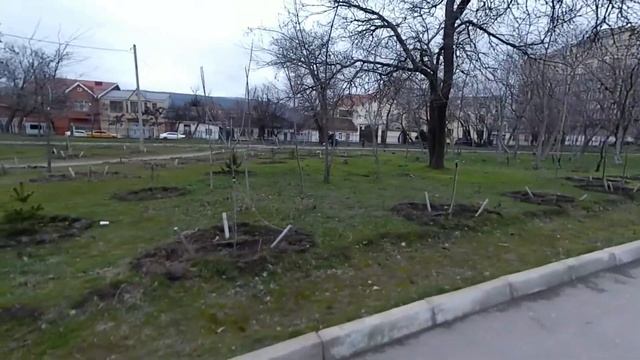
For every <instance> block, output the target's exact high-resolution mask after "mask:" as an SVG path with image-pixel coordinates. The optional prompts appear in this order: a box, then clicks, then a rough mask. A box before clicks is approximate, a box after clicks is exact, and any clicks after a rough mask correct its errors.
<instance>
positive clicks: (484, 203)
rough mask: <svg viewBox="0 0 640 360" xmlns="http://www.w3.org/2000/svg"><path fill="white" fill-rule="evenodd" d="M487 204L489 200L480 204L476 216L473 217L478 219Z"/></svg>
mask: <svg viewBox="0 0 640 360" xmlns="http://www.w3.org/2000/svg"><path fill="white" fill-rule="evenodd" d="M488 202H489V198H487V199H485V200H484V201H483V202H482V205H480V210H478V212H477V213H476V216H475V217H478V216H480V214H482V210H484V207H485V206H487V203H488Z"/></svg>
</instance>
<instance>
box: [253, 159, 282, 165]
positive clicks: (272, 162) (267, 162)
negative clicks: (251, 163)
mask: <svg viewBox="0 0 640 360" xmlns="http://www.w3.org/2000/svg"><path fill="white" fill-rule="evenodd" d="M286 163H287V162H286V161H284V160H263V161H258V162H257V164H260V165H275V164H286Z"/></svg>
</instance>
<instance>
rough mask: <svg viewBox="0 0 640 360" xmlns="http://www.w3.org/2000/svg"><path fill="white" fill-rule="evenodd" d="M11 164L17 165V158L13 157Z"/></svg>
mask: <svg viewBox="0 0 640 360" xmlns="http://www.w3.org/2000/svg"><path fill="white" fill-rule="evenodd" d="M13 164H14V165H18V158H17V157H16V156H14V157H13Z"/></svg>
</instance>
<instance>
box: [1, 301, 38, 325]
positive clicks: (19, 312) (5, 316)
mask: <svg viewBox="0 0 640 360" xmlns="http://www.w3.org/2000/svg"><path fill="white" fill-rule="evenodd" d="M42 314H43V313H42V311H41V310H39V309H36V308H34V307H31V306H26V305H19V304H18V305H13V306H10V307H3V308H0V322H7V321H11V320H37V319H39V318H40V317H42Z"/></svg>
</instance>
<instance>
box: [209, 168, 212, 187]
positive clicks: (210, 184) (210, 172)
mask: <svg viewBox="0 0 640 360" xmlns="http://www.w3.org/2000/svg"><path fill="white" fill-rule="evenodd" d="M209 189H213V170H209Z"/></svg>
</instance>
